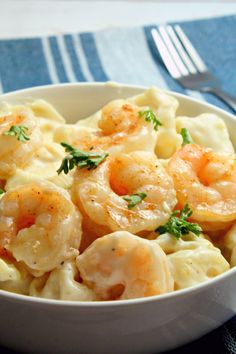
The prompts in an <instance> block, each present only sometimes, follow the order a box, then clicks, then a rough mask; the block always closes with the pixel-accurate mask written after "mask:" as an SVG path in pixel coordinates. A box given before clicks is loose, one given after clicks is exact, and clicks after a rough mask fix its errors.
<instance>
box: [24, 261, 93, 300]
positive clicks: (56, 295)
mask: <svg viewBox="0 0 236 354" xmlns="http://www.w3.org/2000/svg"><path fill="white" fill-rule="evenodd" d="M76 277H78V270H77V268H76V266H75V263H74V262H71V261H67V262H65V263H64V264H63V265H62V266H61V267H59V268H57V269H55V270H53V271H52V272H51V273H50V274H46V275H44V276H42V277H40V278H36V279H34V280H33V281H32V282H31V285H30V289H29V295H31V296H37V297H44V298H47V299H58V300H70V301H93V300H96V296H95V294H94V293H93V291H92V290H90V289H89V288H88V287H87V286H86V285H83V284H81V283H79V282H78V281H76Z"/></svg>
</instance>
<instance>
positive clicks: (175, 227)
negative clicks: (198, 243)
mask: <svg viewBox="0 0 236 354" xmlns="http://www.w3.org/2000/svg"><path fill="white" fill-rule="evenodd" d="M192 213H193V212H192V210H191V209H190V208H189V206H188V204H185V206H184V207H183V209H182V211H180V210H175V211H174V212H173V213H172V214H171V217H170V219H169V221H168V222H167V223H166V224H165V225H163V226H160V227H158V228H157V229H156V230H155V231H156V232H159V234H160V235H161V234H164V233H166V232H169V233H170V234H171V235H173V236H174V237H176V238H177V239H179V238H180V237H182V236H183V235H187V234H188V233H189V232H192V233H194V234H195V235H197V236H199V235H200V233H201V232H202V229H201V227H200V226H199V225H198V224H195V223H192V222H189V221H188V220H187V219H188V218H189V217H190V216H191V215H192ZM178 214H179V216H177V215H178Z"/></svg>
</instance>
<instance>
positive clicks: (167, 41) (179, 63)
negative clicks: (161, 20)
mask: <svg viewBox="0 0 236 354" xmlns="http://www.w3.org/2000/svg"><path fill="white" fill-rule="evenodd" d="M159 32H160V34H161V36H162V38H163V40H164V42H165V44H166V47H167V48H168V50H169V52H170V55H171V56H172V58H173V60H174V62H175V64H176V66H177V67H178V70H179V71H180V73H181V74H182V75H183V76H186V75H188V74H189V72H188V70H187V69H186V66H185V65H184V64H183V61H182V59H181V57H180V56H179V54H178V52H177V50H176V48H175V46H174V44H173V43H172V41H171V39H170V37H169V35H168V32H167V30H166V28H165V26H159Z"/></svg>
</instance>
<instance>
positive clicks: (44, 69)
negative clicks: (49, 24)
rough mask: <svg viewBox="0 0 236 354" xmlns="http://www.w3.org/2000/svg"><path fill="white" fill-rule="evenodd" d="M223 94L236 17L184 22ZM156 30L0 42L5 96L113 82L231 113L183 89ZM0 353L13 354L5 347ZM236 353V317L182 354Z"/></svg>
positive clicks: (229, 81)
mask: <svg viewBox="0 0 236 354" xmlns="http://www.w3.org/2000/svg"><path fill="white" fill-rule="evenodd" d="M180 25H181V27H182V28H183V30H184V31H185V32H186V34H187V35H188V37H189V38H190V40H191V41H192V43H193V44H194V46H195V47H196V49H197V50H198V52H199V53H200V55H201V56H202V58H203V59H204V61H205V62H206V64H207V66H208V67H209V68H210V70H211V71H212V72H213V73H214V74H215V75H216V76H217V77H218V78H219V79H220V81H221V84H222V87H223V89H224V90H226V91H228V92H229V93H231V94H232V95H236V16H229V17H222V18H215V19H209V20H200V21H192V22H184V23H180ZM153 27H155V25H152V26H145V27H137V28H124V29H122V28H121V29H109V30H104V31H99V32H95V33H90V32H87V33H79V34H66V35H61V36H51V37H42V38H31V39H12V40H1V41H0V91H2V92H8V91H12V90H17V89H21V88H26V87H32V86H36V85H45V84H53V83H59V82H75V81H79V82H84V81H107V80H113V81H118V82H123V83H130V84H137V85H146V86H151V85H157V86H159V87H161V88H164V89H170V90H174V91H178V92H181V93H185V94H188V95H191V96H194V97H197V98H200V99H202V100H206V101H209V102H210V103H213V104H216V105H218V106H220V107H222V108H224V109H226V110H229V111H230V109H229V108H228V107H227V106H226V105H224V104H223V103H222V102H221V101H220V100H218V99H217V98H215V97H213V96H211V95H210V94H200V93H198V92H191V91H186V90H184V89H183V88H182V87H181V86H179V85H178V83H176V82H175V81H174V80H173V79H172V78H171V77H170V76H169V74H168V73H167V71H166V69H165V67H164V66H163V64H162V61H161V59H160V57H159V55H158V53H157V50H156V48H155V45H154V42H153V40H152V37H151V33H150V30H151V28H153ZM0 352H1V353H6V354H7V353H8V354H10V353H13V352H10V351H8V350H5V349H3V348H0ZM199 352H202V353H208V354H221V353H222V354H223V353H224V354H225V353H228V354H233V353H236V317H235V318H233V319H232V320H231V321H229V322H228V323H226V324H225V325H224V326H222V327H220V328H218V329H217V330H215V331H213V332H211V333H210V334H208V335H206V336H204V337H202V338H201V339H200V340H198V341H195V342H194V343H191V344H189V345H187V346H185V347H182V348H179V349H177V350H175V351H172V352H171V353H172V354H183V353H186V354H187V353H188V354H189V353H192V354H194V353H199Z"/></svg>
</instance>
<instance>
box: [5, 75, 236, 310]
mask: <svg viewBox="0 0 236 354" xmlns="http://www.w3.org/2000/svg"><path fill="white" fill-rule="evenodd" d="M81 86H84V87H85V86H87V87H89V86H93V87H94V86H95V87H117V88H119V87H121V88H123V87H124V88H126V89H131V90H132V89H134V90H139V91H140V92H141V91H142V90H146V89H148V87H146V86H142V85H132V84H123V83H117V82H113V81H107V82H76V83H60V84H50V85H42V86H35V87H32V88H25V89H20V90H15V91H11V92H6V93H3V94H1V95H0V100H5V99H6V100H7V99H8V98H10V99H11V98H14V96H15V95H18V94H22V95H23V94H26V95H27V94H28V95H29V94H30V93H31V92H33V93H35V92H37V91H38V90H40V91H41V90H42V91H43V90H48V89H49V90H54V89H57V88H60V89H61V88H65V89H66V88H67V87H75V88H76V87H81ZM162 91H163V92H166V93H167V94H170V95H172V96H174V97H176V98H177V99H178V98H182V99H184V100H187V101H189V102H190V103H191V102H194V103H196V104H198V105H201V106H206V108H207V107H209V108H211V109H213V110H214V111H216V112H218V113H219V114H222V115H223V116H224V115H226V116H228V117H229V118H231V119H233V120H235V121H236V116H234V115H233V114H232V113H230V112H227V111H225V110H223V109H222V108H219V107H217V106H215V105H213V104H210V103H208V102H206V101H203V102H202V101H200V100H199V99H197V98H195V97H189V96H187V95H184V94H182V93H178V92H175V91H170V90H165V89H162ZM18 99H19V98H18ZM234 273H236V267H233V268H230V269H229V270H228V271H226V272H225V273H222V274H220V275H218V276H216V277H215V278H212V279H210V280H208V281H205V282H202V283H199V284H196V285H193V286H191V287H189V288H184V289H180V290H175V291H173V292H169V293H165V294H161V295H154V296H148V297H141V298H134V299H127V300H110V301H78V300H59V299H48V298H41V297H33V296H29V295H23V294H18V293H14V292H10V291H6V290H1V289H0V298H6V299H10V300H16V301H17V302H21V303H30V304H38V305H46V306H52V305H53V306H60V307H65V306H66V307H82V308H107V307H108V308H109V307H126V306H129V307H130V306H137V305H138V304H145V303H152V302H156V301H157V302H162V301H165V300H169V299H172V298H174V299H175V298H176V297H180V298H181V296H183V297H184V296H185V295H186V296H187V295H189V294H197V293H198V292H200V291H204V290H206V289H207V288H209V287H213V286H214V285H216V284H217V283H220V282H221V281H223V280H224V279H227V278H229V277H231V276H233V274H234Z"/></svg>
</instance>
